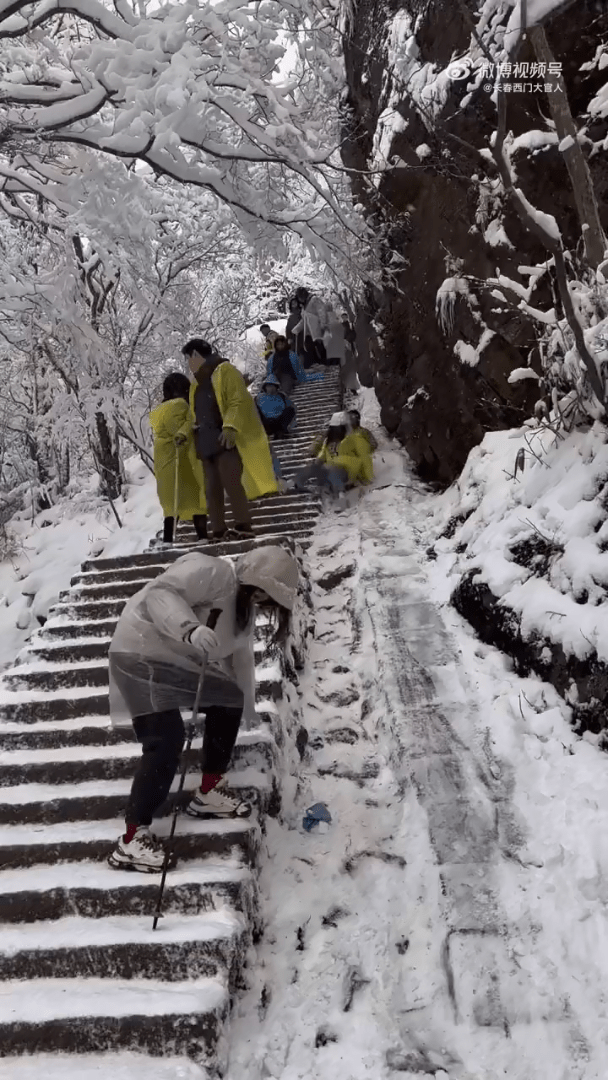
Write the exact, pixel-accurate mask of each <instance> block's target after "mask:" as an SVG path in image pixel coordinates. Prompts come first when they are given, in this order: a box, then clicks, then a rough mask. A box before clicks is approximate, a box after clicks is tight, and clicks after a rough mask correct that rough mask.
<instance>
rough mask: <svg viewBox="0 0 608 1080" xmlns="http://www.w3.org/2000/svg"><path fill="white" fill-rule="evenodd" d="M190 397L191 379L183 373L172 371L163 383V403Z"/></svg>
mask: <svg viewBox="0 0 608 1080" xmlns="http://www.w3.org/2000/svg"><path fill="white" fill-rule="evenodd" d="M189 397H190V379H189V378H188V376H187V375H184V374H183V372H181V371H172V372H171V374H170V375H167V378H166V379H165V381H164V382H163V401H173V399H174V398H185V400H186V401H188V399H189Z"/></svg>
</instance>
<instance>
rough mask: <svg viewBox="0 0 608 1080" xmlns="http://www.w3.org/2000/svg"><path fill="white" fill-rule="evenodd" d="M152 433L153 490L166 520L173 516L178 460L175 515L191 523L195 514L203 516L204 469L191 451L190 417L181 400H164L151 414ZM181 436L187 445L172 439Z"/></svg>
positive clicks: (192, 446)
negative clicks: (156, 493) (154, 478)
mask: <svg viewBox="0 0 608 1080" xmlns="http://www.w3.org/2000/svg"><path fill="white" fill-rule="evenodd" d="M150 426H151V428H152V431H153V433H154V475H155V477H156V490H157V492H158V499H159V502H160V505H161V506H162V510H163V515H164V516H165V517H173V515H174V513H175V458H176V455H177V457H178V473H177V495H178V499H177V514H178V517H180V518H181V520H182V521H191V520H192V518H193V516H194V515H195V514H206V513H207V503H206V499H205V486H204V479H203V470H202V466H201V463H200V461H199V460H198V458H197V456H196V452H195V449H194V440H193V438H192V418H191V415H190V409H189V407H188V402H187V401H185V400H184V398H173V399H172V400H171V401H163V403H162V404H161V405H158V406H157V407H156V408H155V409H152V412H151V413H150ZM176 435H183V436H185V437H186V442H185V443H184V444H183V445H182V446H176V445H175V441H174V440H175V436H176Z"/></svg>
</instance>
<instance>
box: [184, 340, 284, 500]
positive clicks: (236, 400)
mask: <svg viewBox="0 0 608 1080" xmlns="http://www.w3.org/2000/svg"><path fill="white" fill-rule="evenodd" d="M211 383H212V386H213V389H214V391H215V397H216V400H217V403H218V406H219V410H220V413H221V415H222V424H223V426H224V427H229V428H234V430H235V431H236V448H237V450H238V452H239V454H240V455H241V461H242V462H243V475H242V483H243V487H244V489H245V494H246V495H247V498H248V499H258V498H259V497H260V495H269V494H271V493H272V492H275V491H277V481H276V477H275V475H274V470H273V467H272V458H271V456H270V447H269V445H268V438H267V435H266V432H265V431H264V428H263V426H262V421H261V420H260V417H259V415H258V411H257V409H256V406H255V402H254V400H253V398H252V396H251V394H250V393H249V391H248V389H247V387H246V385H245V380H244V379H243V376H242V375H241V373H240V371H238V370H237V368H235V367H234V365H233V364H231V363H230V362H229V361H227V360H225V361H222V363H220V364H218V366H217V367H216V369H215V371H214V372H213V374H212V375H211ZM197 387H198V383H197V382H196V381H195V382H193V383H192V386H191V388H190V409H191V413H192V416H193V417H195V416H196V413H195V408H194V398H195V395H196V390H197Z"/></svg>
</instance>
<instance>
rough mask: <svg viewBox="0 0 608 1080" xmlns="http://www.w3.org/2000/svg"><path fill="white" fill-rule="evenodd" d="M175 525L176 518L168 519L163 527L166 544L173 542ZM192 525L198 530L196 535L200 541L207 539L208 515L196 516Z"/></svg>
mask: <svg viewBox="0 0 608 1080" xmlns="http://www.w3.org/2000/svg"><path fill="white" fill-rule="evenodd" d="M174 524H175V521H174V518H172V517H166V518H165V521H164V526H163V540H164V542H165V543H166V544H170V543H171V541H172V540H173V526H174ZM192 524H193V525H194V528H195V529H196V535H197V536H198V538H199V540H206V539H207V515H206V514H195V515H194V517H193V518H192Z"/></svg>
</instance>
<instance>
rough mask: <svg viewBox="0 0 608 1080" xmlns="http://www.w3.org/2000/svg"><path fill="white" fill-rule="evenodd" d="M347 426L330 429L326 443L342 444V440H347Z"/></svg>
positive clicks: (340, 425)
mask: <svg viewBox="0 0 608 1080" xmlns="http://www.w3.org/2000/svg"><path fill="white" fill-rule="evenodd" d="M347 430H348V429H347V427H346V424H339V425H338V424H337V425H336V426H335V427H331V426H330V427H328V429H327V434H326V436H325V441H326V442H328V443H335V442H342V439H345V438H346V433H347Z"/></svg>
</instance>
